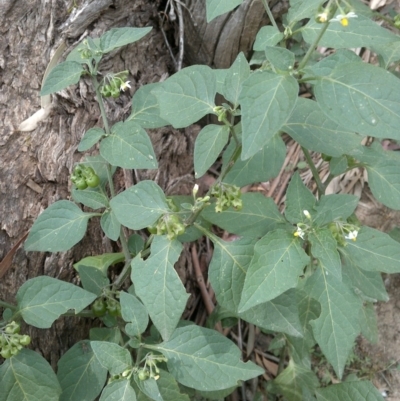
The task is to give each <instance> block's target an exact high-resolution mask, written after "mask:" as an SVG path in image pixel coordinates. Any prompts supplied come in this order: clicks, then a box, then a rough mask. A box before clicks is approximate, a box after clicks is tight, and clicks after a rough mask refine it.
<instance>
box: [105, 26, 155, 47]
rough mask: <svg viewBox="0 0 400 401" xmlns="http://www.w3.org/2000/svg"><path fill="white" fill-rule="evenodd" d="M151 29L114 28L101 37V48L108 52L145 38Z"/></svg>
mask: <svg viewBox="0 0 400 401" xmlns="http://www.w3.org/2000/svg"><path fill="white" fill-rule="evenodd" d="M150 31H151V27H147V28H129V27H125V28H113V29H110V30H109V31H107V32H106V33H105V34H104V35H102V36H101V37H100V48H101V50H102V52H103V53H108V52H110V51H112V50H114V49H116V48H118V47H121V46H125V45H128V44H129V43H133V42H136V41H138V40H139V39H141V38H143V36H145V35H147V34H148V33H149V32H150Z"/></svg>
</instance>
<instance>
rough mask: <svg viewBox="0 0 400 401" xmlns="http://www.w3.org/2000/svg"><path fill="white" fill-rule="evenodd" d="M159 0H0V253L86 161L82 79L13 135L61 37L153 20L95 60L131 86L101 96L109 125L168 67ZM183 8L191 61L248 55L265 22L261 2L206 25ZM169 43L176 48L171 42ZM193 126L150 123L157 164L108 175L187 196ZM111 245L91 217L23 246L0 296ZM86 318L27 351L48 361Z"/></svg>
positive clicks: (200, 9) (35, 99) (85, 325)
mask: <svg viewBox="0 0 400 401" xmlns="http://www.w3.org/2000/svg"><path fill="white" fill-rule="evenodd" d="M181 2H182V0H181ZM165 3H166V2H165V1H161V0H154V1H151V0H85V1H75V4H76V5H77V6H78V8H74V7H73V6H74V2H73V1H72V0H24V1H14V0H3V1H1V2H0V85H1V90H0V133H1V135H0V163H1V169H0V260H2V259H3V258H4V257H5V256H6V254H7V253H8V252H9V250H10V249H11V248H12V247H13V245H14V244H15V243H16V242H17V241H18V239H19V238H21V237H22V236H23V235H24V234H25V233H26V232H27V231H28V230H29V229H30V227H31V226H32V224H33V222H34V221H35V219H36V218H37V216H38V215H39V214H40V213H41V212H42V211H43V210H44V209H46V208H47V207H48V206H49V205H51V204H52V203H54V202H55V201H58V200H61V199H69V198H70V189H71V187H70V185H71V184H70V182H69V176H70V174H71V170H72V168H73V166H74V164H75V163H77V162H79V161H80V160H81V159H82V158H83V154H82V153H79V152H78V151H77V147H78V144H79V141H80V139H81V138H82V136H83V134H84V133H85V131H87V130H88V129H89V128H91V127H93V126H102V122H101V119H100V111H99V108H98V105H97V103H96V101H95V99H94V96H93V91H92V88H91V86H90V84H89V82H88V81H86V80H85V79H83V80H81V81H80V83H79V84H78V85H75V86H72V87H69V88H67V89H65V90H62V91H61V92H59V93H57V95H55V96H53V100H52V104H53V109H52V112H51V114H50V116H49V117H48V118H47V119H46V120H45V121H43V122H41V123H40V124H39V126H38V128H36V129H35V130H33V131H31V132H18V130H17V127H18V126H19V124H20V123H21V122H22V121H23V120H25V119H26V118H28V117H29V116H30V115H32V114H33V113H34V112H36V111H37V110H39V108H40V97H39V91H40V87H41V81H42V77H43V74H44V72H45V70H46V67H47V65H48V63H49V61H50V60H51V57H52V55H53V54H54V52H55V51H56V50H57V49H58V48H59V46H60V45H61V44H62V43H65V44H66V50H65V52H64V56H66V55H67V54H68V53H69V51H71V50H72V49H73V48H74V47H75V46H76V45H77V44H78V43H79V42H80V41H81V40H83V39H84V38H85V37H86V36H91V37H99V36H101V35H102V34H103V33H104V32H105V31H107V30H109V29H111V28H113V27H124V26H132V27H146V26H152V27H153V30H152V31H151V32H150V33H149V34H148V35H147V36H145V37H144V38H143V39H141V40H140V41H138V42H136V43H134V44H132V45H129V46H126V47H124V48H122V49H121V50H117V51H114V52H112V53H110V54H109V55H107V56H106V57H105V58H104V60H103V62H102V65H101V67H100V70H101V71H102V72H103V73H107V72H111V71H113V72H118V71H122V70H128V71H129V78H128V79H129V80H130V81H131V85H132V90H131V92H130V93H128V92H125V93H124V94H122V96H121V97H120V98H118V99H116V100H114V99H113V100H107V101H106V110H107V113H108V116H109V118H110V122H111V124H113V123H115V122H117V121H120V120H122V119H125V118H126V117H128V116H129V113H130V99H131V96H132V95H133V93H134V91H135V90H136V89H138V88H139V87H140V86H142V85H144V84H147V83H152V82H158V81H160V80H163V79H166V78H167V77H168V76H169V74H170V73H172V72H173V71H174V67H173V63H172V60H171V57H170V54H169V51H168V48H167V46H166V44H165V41H164V37H163V34H162V31H161V28H160V15H159V12H160V11H162V10H163V9H164V8H165ZM271 5H272V6H273V9H274V7H275V12H277V10H279V12H281V10H283V8H282V7H283V6H284V5H285V1H281V2H280V1H275V0H274V1H271ZM187 7H188V10H189V11H190V12H188V11H185V12H184V21H185V35H186V36H185V42H186V48H185V51H186V55H187V62H188V63H204V64H209V65H212V66H217V67H219V68H222V67H224V68H225V67H228V66H229V65H230V64H231V62H232V61H233V60H234V58H235V57H236V55H237V53H238V52H239V51H245V52H246V53H247V54H248V52H249V51H250V49H251V45H252V42H253V41H254V36H255V33H256V32H257V30H258V28H259V26H260V24H262V23H263V22H264V17H263V16H264V12H263V9H262V3H261V0H244V2H243V5H242V6H241V7H239V8H237V9H236V10H235V11H233V12H231V13H229V14H227V15H226V16H221V17H219V18H217V19H216V20H215V21H214V22H212V23H211V24H210V25H206V23H205V6H204V0H187ZM276 7H277V8H276ZM172 47H173V49H176V46H175V44H172ZM177 112H179V110H177ZM197 132H198V127H197V126H194V127H191V128H188V129H186V130H175V129H172V128H171V127H166V128H162V129H159V130H150V132H149V133H150V136H151V138H152V141H153V146H154V148H155V152H156V155H157V158H158V161H159V169H158V170H151V171H143V170H140V171H135V172H132V171H127V170H119V171H118V172H117V174H116V177H115V180H116V186H117V189H119V190H123V189H124V188H125V187H128V186H131V185H133V184H135V183H136V182H138V181H140V180H142V179H154V180H155V181H156V182H157V183H158V184H159V185H160V186H161V187H163V188H164V189H165V190H166V192H167V194H176V193H185V192H186V193H190V191H191V188H192V187H193V183H194V181H193V162H192V156H191V155H192V153H193V143H194V140H195V136H196V133H197ZM92 153H93V154H97V153H98V150H96V149H94V150H93V151H92ZM117 249H118V246H117V245H116V244H114V243H111V241H109V240H108V239H107V238H106V237H105V236H104V235H103V234H102V231H101V229H100V225H99V221H98V219H97V220H96V219H94V220H93V221H91V222H90V223H89V228H88V232H87V235H86V236H85V237H84V239H83V240H82V241H81V242H80V243H79V244H78V245H76V246H75V247H74V248H73V249H72V250H70V251H68V252H64V253H55V254H51V253H39V252H29V253H26V252H25V251H24V250H23V248H22V247H21V248H19V250H18V251H17V252H16V253H15V255H14V257H13V259H12V263H11V264H10V266H9V268H8V269H7V271H6V273H5V275H4V276H3V277H2V278H0V299H2V300H4V301H7V302H10V303H13V302H14V301H15V295H16V292H17V290H18V288H19V287H20V286H21V285H22V284H23V283H24V282H25V281H26V280H27V279H29V278H33V277H37V276H40V275H48V276H51V277H55V278H58V279H61V280H65V281H68V282H72V283H78V282H79V278H78V277H77V276H76V274H75V271H74V269H73V264H74V263H75V262H77V261H79V260H80V259H82V258H83V257H86V256H90V255H98V254H101V253H104V252H112V251H115V250H117ZM187 255H188V253H184V255H183V257H182V258H181V260H180V264H179V265H180V267H179V266H178V269H179V270H178V271H179V274H180V276H181V277H182V279H183V280H184V281H187V277H188V275H189V273H188V272H190V270H191V266H190V257H188V256H187ZM189 286H190V285H189ZM0 312H1V310H0ZM91 325H92V322H89V321H84V320H81V319H78V318H65V319H59V320H58V321H57V322H56V323H55V324H54V325H53V327H52V328H51V329H49V330H39V329H33V328H29V329H27V330H29V331H28V332H29V333H30V334H31V337H32V340H33V343H32V344H33V348H34V349H35V350H37V351H39V352H41V353H42V355H43V356H44V357H45V358H46V359H47V360H48V361H49V362H50V363H51V364H52V366H53V367H55V366H56V363H57V361H58V359H59V357H60V356H61V355H62V354H63V353H64V352H65V351H66V350H67V349H68V348H70V347H71V346H72V345H73V344H74V343H75V342H76V341H77V340H79V339H81V338H85V337H87V335H88V330H89V328H90V326H91Z"/></svg>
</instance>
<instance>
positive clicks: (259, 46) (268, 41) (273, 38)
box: [253, 25, 284, 52]
mask: <svg viewBox="0 0 400 401" xmlns="http://www.w3.org/2000/svg"><path fill="white" fill-rule="evenodd" d="M283 37H284V35H283V33H282V32H279V29H277V28H275V27H274V26H271V25H268V26H263V27H262V28H261V29H260V30H259V31H258V33H257V36H256V40H255V42H254V45H253V50H254V51H260V52H263V51H264V50H265V48H266V47H267V46H275V45H276V44H277V43H279V42H280V41H281V40H282V39H283Z"/></svg>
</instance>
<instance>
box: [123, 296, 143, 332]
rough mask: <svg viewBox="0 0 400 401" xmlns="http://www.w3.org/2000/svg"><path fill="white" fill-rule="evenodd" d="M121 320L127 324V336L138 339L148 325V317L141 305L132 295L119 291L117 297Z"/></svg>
mask: <svg viewBox="0 0 400 401" xmlns="http://www.w3.org/2000/svg"><path fill="white" fill-rule="evenodd" d="M119 301H120V303H121V314H122V318H123V319H124V320H125V322H127V324H126V326H125V331H126V333H127V334H128V335H130V336H134V337H139V336H140V334H142V333H143V332H144V331H145V330H146V328H147V325H148V324H149V316H148V314H147V311H146V308H145V307H144V306H143V304H142V303H141V302H140V301H139V300H138V299H137V298H136V297H135V296H133V295H131V294H128V293H127V292H124V291H121V292H120V296H119Z"/></svg>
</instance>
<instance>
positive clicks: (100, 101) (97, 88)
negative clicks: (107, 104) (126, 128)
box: [92, 75, 110, 135]
mask: <svg viewBox="0 0 400 401" xmlns="http://www.w3.org/2000/svg"><path fill="white" fill-rule="evenodd" d="M92 82H93V86H94V89H95V91H96V98H97V103H98V104H99V107H100V113H101V118H102V119H103V124H104V129H105V131H106V134H107V135H110V127H109V126H108V120H107V114H106V110H105V108H104V103H103V97H102V96H101V93H100V85H99V83H98V81H97V79H96V77H95V76H94V75H92Z"/></svg>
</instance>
